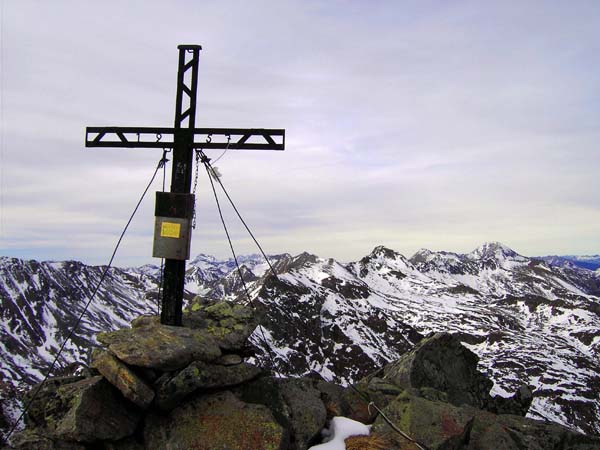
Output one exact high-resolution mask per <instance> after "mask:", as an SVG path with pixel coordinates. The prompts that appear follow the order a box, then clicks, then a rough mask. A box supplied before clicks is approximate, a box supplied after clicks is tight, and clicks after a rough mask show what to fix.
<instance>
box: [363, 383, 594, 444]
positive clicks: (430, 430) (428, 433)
mask: <svg viewBox="0 0 600 450" xmlns="http://www.w3.org/2000/svg"><path fill="white" fill-rule="evenodd" d="M438 392H439V391H438ZM383 412H384V414H385V416H386V417H387V418H388V419H389V420H390V421H391V422H392V423H393V424H394V425H395V426H396V427H397V428H399V429H400V430H402V431H403V432H404V433H406V434H407V435H408V436H410V437H411V438H412V439H415V440H417V441H418V442H419V443H421V444H423V445H424V446H425V447H426V448H429V449H431V450H442V449H443V450H495V449H498V450H523V449H528V450H545V449H553V450H567V449H570V450H591V449H593V448H596V449H597V448H600V438H596V437H591V436H585V435H583V434H579V433H575V432H573V431H571V430H569V429H567V428H565V427H562V426H560V425H556V424H551V423H547V422H541V421H536V420H532V419H527V418H525V417H521V416H516V415H509V414H501V415H496V414H493V413H491V412H488V411H484V410H480V409H476V408H473V407H471V406H467V405H465V406H462V407H457V406H454V405H451V404H449V403H446V402H443V401H437V400H428V399H426V398H423V397H422V396H419V395H413V394H411V393H409V392H407V391H405V392H403V393H402V394H400V395H398V396H397V397H396V399H395V400H393V401H392V402H391V403H390V404H389V405H388V406H387V407H385V408H383ZM372 433H373V434H375V435H378V436H383V437H384V438H385V439H386V440H387V441H389V442H390V445H389V446H388V450H400V449H404V448H406V447H405V446H406V443H407V442H406V439H405V438H404V437H402V436H401V435H400V434H399V433H397V432H395V431H394V430H393V429H392V427H391V426H390V425H389V424H388V423H387V421H386V420H385V419H384V418H383V416H379V417H378V418H377V419H376V421H375V423H374V425H373V428H372ZM411 448H412V447H411Z"/></svg>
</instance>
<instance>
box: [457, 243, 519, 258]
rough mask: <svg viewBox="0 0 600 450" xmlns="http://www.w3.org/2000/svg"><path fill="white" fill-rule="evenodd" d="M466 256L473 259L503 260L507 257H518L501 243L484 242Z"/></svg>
mask: <svg viewBox="0 0 600 450" xmlns="http://www.w3.org/2000/svg"><path fill="white" fill-rule="evenodd" d="M468 256H471V257H475V258H490V257H494V258H497V259H503V258H507V257H515V256H519V254H518V253H517V252H515V251H514V250H513V249H511V248H510V247H508V246H506V245H504V244H502V243H501V242H485V243H483V244H481V245H480V246H479V247H477V248H476V249H475V250H473V251H472V252H471V253H469V255H468Z"/></svg>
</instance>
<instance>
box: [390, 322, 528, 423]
mask: <svg viewBox="0 0 600 450" xmlns="http://www.w3.org/2000/svg"><path fill="white" fill-rule="evenodd" d="M478 362H479V358H478V357H477V355H475V354H474V353H473V352H471V351H470V350H469V349H467V348H466V347H464V346H463V345H462V344H461V342H460V340H459V339H458V337H456V336H454V335H451V334H447V333H437V334H434V335H433V336H431V337H428V338H426V339H423V340H422V341H421V342H420V343H419V344H417V346H416V347H415V348H414V349H413V350H412V351H410V352H408V353H406V354H405V355H403V356H402V357H401V358H400V359H399V360H398V361H397V362H395V363H392V364H390V365H388V366H386V367H385V369H384V377H383V378H384V380H386V381H388V382H390V383H391V384H393V385H395V386H400V387H403V388H404V389H411V388H416V389H421V388H429V389H434V390H436V391H439V392H442V393H444V394H445V396H444V398H445V399H446V401H448V402H449V403H452V404H453V405H456V406H461V405H469V406H473V407H475V408H479V409H485V410H488V411H491V412H495V413H501V414H516V415H521V416H524V415H525V414H527V410H528V409H529V406H530V405H531V401H532V399H533V396H532V392H531V389H530V388H529V387H528V386H525V385H523V386H521V387H520V388H519V389H518V390H517V392H516V393H515V395H514V396H513V397H510V398H504V397H499V396H496V397H492V396H490V394H489V392H490V389H491V388H492V385H493V383H492V381H491V380H490V379H488V378H487V377H486V376H485V375H483V374H482V373H481V372H479V371H478V370H477V363H478Z"/></svg>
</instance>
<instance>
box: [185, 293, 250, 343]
mask: <svg viewBox="0 0 600 450" xmlns="http://www.w3.org/2000/svg"><path fill="white" fill-rule="evenodd" d="M258 322H259V321H258V319H257V317H256V315H255V312H254V311H253V310H252V309H251V308H249V307H247V306H243V305H240V304H239V303H233V302H226V301H219V302H213V303H207V302H205V301H203V300H202V299H198V298H196V299H194V300H193V301H192V302H190V305H189V311H188V312H187V313H186V314H184V315H183V325H184V326H186V327H190V328H194V329H202V330H205V331H207V332H208V333H210V334H211V335H212V336H213V337H214V338H215V339H216V340H217V342H218V343H219V347H220V348H221V349H223V350H225V351H236V350H240V349H242V348H243V347H244V344H245V343H246V341H247V340H248V338H249V337H250V335H251V334H252V332H253V331H254V329H255V328H256V327H257V325H258Z"/></svg>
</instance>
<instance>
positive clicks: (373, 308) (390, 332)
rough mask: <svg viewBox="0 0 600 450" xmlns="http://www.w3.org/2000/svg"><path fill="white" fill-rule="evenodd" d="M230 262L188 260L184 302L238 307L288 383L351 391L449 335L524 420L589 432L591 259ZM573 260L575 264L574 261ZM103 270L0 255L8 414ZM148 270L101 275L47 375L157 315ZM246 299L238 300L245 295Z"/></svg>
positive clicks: (305, 257)
mask: <svg viewBox="0 0 600 450" xmlns="http://www.w3.org/2000/svg"><path fill="white" fill-rule="evenodd" d="M269 260H270V263H271V265H272V267H273V270H274V272H275V273H273V272H272V271H271V270H270V268H269V266H268V265H267V264H266V262H265V261H264V260H263V259H262V258H261V257H259V256H258V255H249V256H243V257H240V258H239V263H240V265H241V272H242V275H243V278H244V281H245V283H246V288H247V291H248V295H247V294H246V289H245V288H244V285H243V284H242V283H241V281H240V278H239V275H238V272H237V270H236V266H235V262H234V261H233V260H231V259H230V260H219V259H216V258H214V257H211V256H207V255H198V256H197V257H196V258H194V259H193V260H191V261H189V263H188V269H187V274H186V299H187V300H189V299H191V298H193V297H194V296H195V295H196V294H198V295H200V296H201V297H204V298H207V299H228V300H233V301H237V302H243V303H248V302H251V304H252V305H253V306H254V307H255V309H256V311H257V314H259V315H260V316H261V318H262V324H263V325H262V326H261V327H259V329H258V330H257V332H255V333H254V335H253V336H252V338H251V340H252V342H253V344H254V347H255V348H254V352H255V356H254V358H255V359H256V360H257V361H258V362H259V363H261V364H262V365H265V366H271V367H272V369H273V370H275V371H278V372H280V373H283V374H289V375H307V374H318V375H320V376H321V377H323V378H325V379H327V380H335V381H337V382H342V383H351V382H354V381H357V380H359V379H360V378H361V377H363V376H365V375H367V374H368V373H370V372H372V371H374V370H376V369H378V368H379V367H381V366H382V365H383V364H384V363H386V362H388V361H393V360H395V359H397V358H398V357H399V356H400V355H402V354H403V353H404V352H405V351H407V350H408V349H410V348H412V347H413V346H414V345H415V344H416V343H417V342H418V341H419V340H420V339H421V338H422V337H423V336H426V335H428V334H430V333H432V332H437V331H449V332H451V333H454V334H457V335H458V336H459V337H460V339H461V340H462V342H463V343H464V344H465V345H467V346H468V348H470V349H471V350H472V351H473V352H475V353H476V354H477V355H478V356H479V358H480V363H479V369H480V370H481V371H483V372H485V373H486V374H487V375H488V376H490V377H491V379H492V380H493V381H494V387H493V388H492V393H494V394H500V395H505V396H508V395H509V394H511V393H512V392H514V391H515V389H516V388H518V386H520V385H521V384H523V383H526V384H528V385H530V386H531V387H532V388H534V390H535V392H534V401H533V404H532V406H531V408H530V410H529V417H532V418H536V419H542V420H550V421H554V422H558V423H561V424H564V425H567V426H570V427H571V428H574V429H576V430H579V431H583V432H585V433H588V434H600V394H599V393H600V363H599V361H600V359H599V352H600V337H599V336H600V320H599V319H600V270H598V268H597V267H593V266H590V264H592V265H593V264H596V263H598V262H600V258H598V257H587V258H581V257H579V258H575V257H570V256H567V257H556V256H551V257H550V256H548V257H539V258H528V257H524V256H521V255H519V254H518V253H516V252H515V251H513V250H511V249H510V248H508V247H506V246H504V245H502V244H500V243H486V244H483V245H482V246H480V247H478V248H477V249H475V250H474V251H473V252H470V253H466V254H458V253H451V252H433V251H430V250H425V249H423V250H420V251H418V252H417V253H415V254H414V255H413V256H412V257H410V258H406V257H404V256H403V255H401V254H399V253H397V252H395V251H394V250H392V249H389V248H386V247H383V246H379V247H376V248H375V249H374V250H373V251H372V252H371V253H370V254H368V255H366V256H365V257H364V258H362V259H360V260H359V261H355V262H351V263H342V262H338V261H336V260H335V259H332V258H320V257H318V256H316V255H311V254H308V253H302V254H299V255H296V256H292V255H289V254H281V255H272V256H269ZM581 261H583V263H584V264H583V265H582V264H581ZM103 271H104V267H102V266H88V265H85V264H83V263H80V262H76V261H66V262H37V261H25V260H20V259H16V258H9V257H0V298H1V304H0V336H1V341H0V354H1V357H2V365H1V367H0V388H1V393H0V394H1V395H2V398H3V403H2V405H3V410H4V411H3V412H4V414H5V415H6V416H13V417H14V416H15V414H16V412H17V408H18V407H19V405H18V402H17V401H15V400H14V399H15V398H16V397H18V393H19V391H22V390H23V389H26V388H27V387H28V386H30V385H31V384H33V383H34V382H36V381H39V380H40V379H41V378H42V377H43V374H44V373H45V371H46V370H47V368H48V367H49V365H50V363H51V362H52V360H53V358H54V355H55V354H56V352H57V350H58V348H59V347H60V345H61V344H62V342H63V341H64V339H65V338H66V337H67V336H68V334H69V331H70V329H71V327H72V326H73V325H74V324H75V323H76V321H77V319H78V317H79V315H80V314H81V312H82V311H83V308H84V306H85V304H86V303H87V301H88V298H89V295H90V293H91V292H92V291H93V289H94V287H95V286H96V285H97V283H98V281H99V279H100V277H101V276H102V273H103ZM159 283H160V269H159V268H158V267H157V266H155V265H145V266H142V267H137V268H112V269H110V270H109V272H108V275H107V277H106V279H105V281H104V283H103V284H102V286H101V287H100V289H99V291H98V294H97V295H96V297H95V298H94V300H93V301H92V302H91V304H90V306H89V308H88V310H87V312H86V314H85V315H84V316H83V319H82V321H81V324H80V325H79V327H78V329H77V331H76V333H75V334H74V335H73V338H72V339H71V340H70V341H69V343H68V344H67V345H66V346H65V349H64V351H63V353H62V356H61V359H60V360H59V363H58V366H59V369H58V370H57V371H55V372H56V373H55V374H57V373H60V372H61V371H64V372H65V373H66V372H68V371H71V370H73V369H74V368H75V366H76V365H77V364H78V363H85V362H86V361H87V360H88V358H89V354H88V350H87V348H88V347H89V346H94V345H96V342H95V339H94V335H95V334H96V333H97V332H99V331H106V330H111V329H117V328H121V327H124V326H128V324H129V322H130V321H131V320H132V319H133V318H135V317H137V316H139V315H140V314H156V312H157V299H158V298H159ZM248 297H250V298H248Z"/></svg>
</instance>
